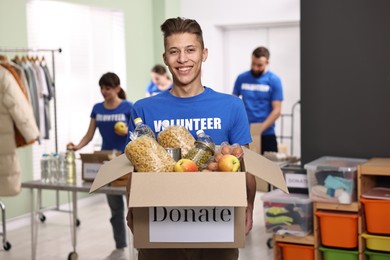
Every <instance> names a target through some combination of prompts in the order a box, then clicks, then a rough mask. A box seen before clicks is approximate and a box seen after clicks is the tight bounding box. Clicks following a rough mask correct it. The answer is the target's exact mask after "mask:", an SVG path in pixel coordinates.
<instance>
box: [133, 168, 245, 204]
mask: <svg viewBox="0 0 390 260" xmlns="http://www.w3.org/2000/svg"><path fill="white" fill-rule="evenodd" d="M245 183H246V179H245V173H244V172H238V173H237V172H234V173H233V172H229V173H227V172H202V173H199V172H164V173H138V172H135V173H133V174H132V179H131V189H130V199H129V207H152V206H167V207H180V206H187V207H191V206H192V207H196V206H210V207H214V206H234V207H246V205H247V199H246V185H245Z"/></svg>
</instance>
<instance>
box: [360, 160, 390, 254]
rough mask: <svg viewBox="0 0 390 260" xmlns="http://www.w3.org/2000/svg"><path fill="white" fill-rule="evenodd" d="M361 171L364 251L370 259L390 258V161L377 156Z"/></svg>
mask: <svg viewBox="0 0 390 260" xmlns="http://www.w3.org/2000/svg"><path fill="white" fill-rule="evenodd" d="M359 174H360V179H359V180H360V183H361V186H362V187H361V189H360V203H361V208H362V216H363V219H362V225H363V228H362V233H361V237H362V242H363V244H364V248H363V249H364V254H365V256H366V258H367V259H369V260H385V259H390V224H389V219H390V160H389V159H385V158H373V159H371V160H369V161H368V162H367V163H365V164H363V165H362V166H361V167H360V172H359Z"/></svg>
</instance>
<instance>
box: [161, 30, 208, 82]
mask: <svg viewBox="0 0 390 260" xmlns="http://www.w3.org/2000/svg"><path fill="white" fill-rule="evenodd" d="M163 58H164V62H165V64H166V65H167V66H168V68H169V70H170V72H171V73H172V77H173V82H174V85H175V86H177V87H194V88H197V87H200V86H201V68H202V62H203V61H205V60H206V58H207V49H205V48H202V45H201V43H200V41H199V39H198V38H197V36H196V35H195V34H192V33H177V34H172V35H171V36H169V37H167V38H166V41H165V53H164V54H163Z"/></svg>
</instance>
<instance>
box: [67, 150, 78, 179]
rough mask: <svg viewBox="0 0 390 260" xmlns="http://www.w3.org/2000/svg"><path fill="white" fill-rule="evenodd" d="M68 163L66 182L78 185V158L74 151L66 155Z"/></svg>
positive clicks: (69, 151)
mask: <svg viewBox="0 0 390 260" xmlns="http://www.w3.org/2000/svg"><path fill="white" fill-rule="evenodd" d="M65 161H66V169H67V174H66V182H67V183H69V184H74V183H76V157H75V154H74V151H71V150H68V151H66V154H65Z"/></svg>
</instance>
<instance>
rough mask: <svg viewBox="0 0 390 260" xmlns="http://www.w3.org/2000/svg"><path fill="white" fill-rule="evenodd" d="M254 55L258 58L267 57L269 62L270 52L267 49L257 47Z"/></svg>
mask: <svg viewBox="0 0 390 260" xmlns="http://www.w3.org/2000/svg"><path fill="white" fill-rule="evenodd" d="M252 55H253V56H255V57H256V58H260V57H265V58H267V60H268V59H269V50H268V49H267V48H266V47H257V48H256V49H255V50H254V51H253V52H252Z"/></svg>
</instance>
